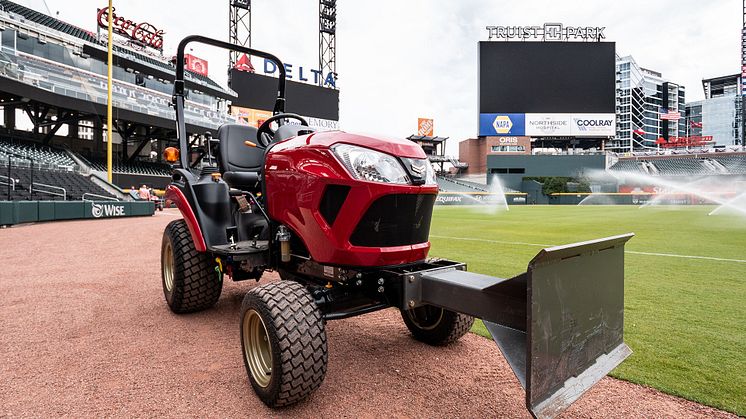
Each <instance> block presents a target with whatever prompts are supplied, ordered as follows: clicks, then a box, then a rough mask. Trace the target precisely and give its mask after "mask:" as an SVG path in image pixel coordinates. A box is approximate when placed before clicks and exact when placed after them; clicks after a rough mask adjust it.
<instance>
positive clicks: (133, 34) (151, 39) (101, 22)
mask: <svg viewBox="0 0 746 419" xmlns="http://www.w3.org/2000/svg"><path fill="white" fill-rule="evenodd" d="M111 11H112V15H111V25H112V26H113V30H114V32H116V33H117V34H119V35H122V36H124V37H126V38H129V39H130V40H132V41H135V42H137V43H140V44H142V45H145V46H148V47H151V48H155V49H157V50H159V51H160V50H163V33H164V32H163V31H162V30H160V29H156V27H155V26H153V25H151V24H150V23H147V22H142V23H137V22H133V21H131V20H129V19H125V18H123V17H122V16H117V14H116V8H113V7H112V9H111ZM108 12H109V8H108V7H102V8H101V9H98V16H97V17H98V26H99V27H101V28H108V27H109V13H108Z"/></svg>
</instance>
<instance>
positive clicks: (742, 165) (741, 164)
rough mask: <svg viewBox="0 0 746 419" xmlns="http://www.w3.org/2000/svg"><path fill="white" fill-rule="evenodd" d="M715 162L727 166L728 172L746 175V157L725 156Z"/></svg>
mask: <svg viewBox="0 0 746 419" xmlns="http://www.w3.org/2000/svg"><path fill="white" fill-rule="evenodd" d="M715 160H717V161H718V162H720V164H722V165H723V166H725V168H726V169H727V170H728V172H730V173H732V174H738V175H746V155H742V156H724V157H719V158H717V159H715Z"/></svg>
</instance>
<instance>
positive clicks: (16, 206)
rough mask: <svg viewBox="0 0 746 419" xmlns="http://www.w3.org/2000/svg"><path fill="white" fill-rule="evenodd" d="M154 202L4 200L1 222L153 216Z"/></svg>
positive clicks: (0, 209)
mask: <svg viewBox="0 0 746 419" xmlns="http://www.w3.org/2000/svg"><path fill="white" fill-rule="evenodd" d="M154 213H155V204H154V203H153V202H130V201H117V202H115V201H97V202H89V201H0V225H2V226H7V225H14V224H23V223H36V222H40V221H59V220H79V219H89V218H90V219H102V218H122V217H139V216H150V215H153V214H154Z"/></svg>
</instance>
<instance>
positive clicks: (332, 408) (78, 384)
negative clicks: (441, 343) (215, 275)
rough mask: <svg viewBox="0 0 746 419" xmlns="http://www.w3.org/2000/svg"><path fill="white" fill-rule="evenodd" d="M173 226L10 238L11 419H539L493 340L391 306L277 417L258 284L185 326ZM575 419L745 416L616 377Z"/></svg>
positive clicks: (342, 344)
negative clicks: (245, 338)
mask: <svg viewBox="0 0 746 419" xmlns="http://www.w3.org/2000/svg"><path fill="white" fill-rule="evenodd" d="M174 218H175V216H174V212H173V211H171V210H167V211H165V212H164V213H158V214H156V215H155V216H153V217H149V218H129V219H114V220H106V221H102V220H92V221H72V222H58V223H48V224H37V225H27V226H18V227H15V228H11V229H5V230H0V258H1V259H0V260H2V269H0V319H2V321H0V377H1V379H0V416H20V417H32V416H33V417H50V416H61V415H68V416H72V417H101V416H169V417H177V416H178V417H237V416H242V417H243V416H249V417H267V416H294V417H295V416H301V417H401V416H404V417H529V416H528V414H527V412H526V410H525V408H524V407H523V390H522V389H521V388H520V385H519V384H518V381H517V380H516V379H515V377H514V376H513V374H512V372H511V371H510V368H509V367H508V365H507V363H506V362H505V361H504V359H503V358H502V357H501V356H500V353H499V351H498V349H497V347H496V346H495V344H494V343H493V342H492V341H490V340H488V339H484V338H481V337H479V336H476V335H472V334H469V335H467V336H466V337H465V338H464V339H462V340H461V341H459V343H457V344H455V345H452V346H450V347H446V348H432V347H429V346H426V345H424V344H421V343H418V342H416V341H414V340H413V339H411V338H410V337H409V335H408V332H407V330H406V328H405V326H404V325H403V323H402V322H401V319H400V317H399V315H398V313H397V312H396V311H395V310H391V309H390V310H385V311H382V312H378V313H374V314H369V315H366V316H362V317H357V318H353V319H347V320H340V321H334V322H330V323H328V325H327V331H328V334H329V369H328V373H327V376H326V380H325V381H324V383H323V384H322V385H321V388H320V389H319V390H318V391H317V392H316V393H314V394H313V395H312V396H311V398H310V399H308V400H307V401H304V402H302V403H300V404H298V405H296V406H293V407H291V408H286V409H281V410H277V411H272V410H269V409H268V408H266V407H265V406H264V405H263V404H262V403H261V402H260V401H259V399H258V398H256V397H255V396H254V394H253V392H252V390H251V387H250V385H249V383H248V380H247V378H246V374H245V371H244V367H243V363H242V360H241V347H240V342H239V330H238V311H239V307H240V304H241V300H242V298H243V295H244V294H245V293H246V291H247V290H249V289H251V288H252V287H254V286H256V285H255V283H254V282H243V283H232V282H230V281H226V284H225V289H224V290H223V295H222V296H221V298H220V301H219V302H218V304H217V306H216V307H214V308H213V309H211V310H208V311H205V312H202V313H196V314H191V315H182V316H177V315H174V314H172V313H171V312H170V311H169V310H168V308H167V307H166V304H165V302H164V301H163V294H162V291H161V285H160V272H159V250H160V243H161V234H162V232H163V228H164V227H165V225H166V224H167V223H168V222H169V221H171V220H173V219H174ZM272 280H276V276H275V275H274V274H267V275H265V278H264V279H262V282H267V281H272ZM633 349H634V348H633ZM565 416H566V417H589V418H590V417H594V418H599V417H677V418H681V417H703V418H704V417H708V418H712V417H733V416H732V415H729V414H727V413H724V412H721V411H718V410H715V409H711V408H708V407H704V406H701V405H698V404H696V403H693V402H689V401H686V400H682V399H679V398H675V397H671V396H667V395H665V394H662V393H660V392H658V391H655V390H652V389H649V388H645V387H641V386H637V385H634V384H631V383H627V382H623V381H618V380H614V379H611V378H605V379H604V380H602V381H601V383H600V384H599V385H597V386H596V387H595V388H594V389H593V390H591V391H590V392H589V393H588V394H587V395H585V396H584V397H583V398H582V399H581V400H579V401H578V402H577V403H576V404H575V405H574V406H573V407H572V408H571V409H570V410H569V411H568V412H566V414H565Z"/></svg>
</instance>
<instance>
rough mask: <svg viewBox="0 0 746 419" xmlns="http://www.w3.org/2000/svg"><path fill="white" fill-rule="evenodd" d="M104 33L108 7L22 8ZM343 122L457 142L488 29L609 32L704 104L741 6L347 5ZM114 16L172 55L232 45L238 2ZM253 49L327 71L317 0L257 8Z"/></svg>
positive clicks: (472, 102)
mask: <svg viewBox="0 0 746 419" xmlns="http://www.w3.org/2000/svg"><path fill="white" fill-rule="evenodd" d="M18 1H21V2H22V3H26V4H29V5H31V6H33V7H34V8H36V9H38V10H42V11H45V10H44V9H45V8H47V7H48V10H49V12H50V13H51V14H52V15H54V14H55V13H56V12H59V17H60V19H62V20H65V21H68V22H70V23H73V24H75V25H78V26H80V27H82V28H84V29H88V30H92V31H95V28H96V9H97V8H99V7H104V6H105V5H106V4H107V3H106V1H105V0H46V6H45V4H44V0H23V1H22V0H18ZM337 4H338V5H337V10H338V12H337V19H338V28H337V72H338V73H339V80H338V86H339V88H340V123H341V126H342V128H343V129H344V130H346V131H358V132H366V133H380V134H386V135H392V136H399V137H402V136H407V135H409V134H412V133H415V131H416V125H417V118H418V117H430V118H433V119H435V134H436V135H442V136H449V137H450V138H453V139H454V140H455V141H451V144H449V147H448V148H449V154H456V153H457V148H456V142H458V141H460V140H462V139H465V138H469V137H472V136H474V135H475V134H476V130H477V42H478V41H483V40H487V31H486V29H485V26H488V25H541V24H543V23H544V22H562V23H564V24H566V25H574V26H605V27H606V31H605V34H606V38H607V40H608V41H615V42H616V48H617V53H618V54H620V55H632V56H634V57H635V60H636V61H637V62H638V64H640V65H641V66H643V67H647V68H650V69H653V70H657V71H659V72H661V73H663V76H664V77H665V78H668V79H670V80H671V81H673V82H677V83H681V84H684V85H685V86H686V88H687V101H692V100H698V99H701V98H702V97H703V93H702V85H701V80H702V78H705V77H713V76H721V75H726V74H735V73H738V72H739V69H740V64H739V62H740V55H739V54H740V32H741V25H742V15H741V1H740V0H709V1H701V0H699V1H698V0H676V1H674V0H654V1H653V0H627V1H624V2H620V1H610V0H597V1H592V2H591V1H568V0H564V1H563V0H540V1H538V0H525V1H522V2H516V1H511V2H508V1H498V0H493V1H484V0H482V1H480V0H466V1H454V0H439V1H424V0H419V1H418V0H416V1H403V0H398V1H394V0H377V1H361V0H338V3H337ZM114 6H115V7H116V9H117V10H116V13H117V14H118V15H122V16H124V17H126V18H128V19H131V20H134V21H137V22H140V21H148V22H150V23H152V24H153V25H155V26H156V27H158V28H161V29H163V30H165V31H166V34H165V51H166V54H167V55H171V54H173V53H174V51H175V48H176V45H177V44H178V41H179V40H180V39H181V38H182V37H184V36H185V35H188V34H202V35H207V36H211V37H217V38H220V39H225V40H227V37H228V0H222V1H217V0H212V1H205V0H202V1H196V0H180V1H155V0H148V1H146V0H126V1H125V0H119V1H117V0H114ZM252 7H253V10H252V16H253V19H252V25H253V28H252V29H253V36H252V47H254V48H257V49H263V50H267V51H269V52H273V53H275V54H276V55H278V56H279V57H280V59H282V60H283V61H285V62H288V63H292V64H293V65H294V66H296V67H297V66H303V67H308V68H309V69H310V68H312V67H316V66H317V63H318V1H316V0H252ZM194 54H195V55H198V56H201V57H203V58H206V59H208V60H209V65H210V76H211V77H213V78H214V79H216V80H217V81H219V82H223V83H224V81H225V79H226V76H225V74H226V71H225V70H226V68H227V59H228V58H227V54H225V53H223V52H221V51H216V50H211V49H210V48H208V47H204V48H200V47H195V50H194Z"/></svg>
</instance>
